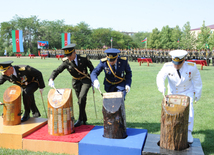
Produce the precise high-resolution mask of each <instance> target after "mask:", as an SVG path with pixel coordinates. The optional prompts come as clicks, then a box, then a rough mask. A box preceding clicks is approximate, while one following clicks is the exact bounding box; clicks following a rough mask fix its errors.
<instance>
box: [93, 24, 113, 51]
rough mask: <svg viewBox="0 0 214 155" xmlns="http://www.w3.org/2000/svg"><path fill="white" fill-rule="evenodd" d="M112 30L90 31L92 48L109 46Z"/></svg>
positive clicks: (99, 29)
mask: <svg viewBox="0 0 214 155" xmlns="http://www.w3.org/2000/svg"><path fill="white" fill-rule="evenodd" d="M111 31H112V29H110V28H109V29H107V28H98V29H94V30H92V41H93V46H92V48H103V46H109V45H110V44H109V42H110V38H111Z"/></svg>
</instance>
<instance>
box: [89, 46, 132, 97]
mask: <svg viewBox="0 0 214 155" xmlns="http://www.w3.org/2000/svg"><path fill="white" fill-rule="evenodd" d="M119 52H120V51H119V50H117V49H108V50H106V51H105V53H107V57H106V58H103V59H101V60H100V63H99V64H98V65H97V67H96V68H95V69H94V70H93V71H92V73H91V81H92V83H93V82H94V81H95V80H97V76H98V75H99V74H100V73H101V72H102V70H104V72H105V79H104V82H103V84H104V87H105V91H106V92H117V91H122V92H123V94H124V99H125V95H126V90H125V86H126V85H128V86H129V87H131V82H132V71H131V68H130V66H129V63H128V60H127V58H126V57H119V56H118V55H117V53H119ZM111 56H112V58H113V59H114V58H117V61H116V63H115V65H114V66H113V65H111V64H110V62H109V61H111V60H110V59H111Z"/></svg>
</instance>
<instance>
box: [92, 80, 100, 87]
mask: <svg viewBox="0 0 214 155" xmlns="http://www.w3.org/2000/svg"><path fill="white" fill-rule="evenodd" d="M93 85H94V87H95V88H96V89H100V83H99V81H98V80H97V79H96V80H94V84H93Z"/></svg>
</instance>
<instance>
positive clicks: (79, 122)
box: [74, 120, 83, 127]
mask: <svg viewBox="0 0 214 155" xmlns="http://www.w3.org/2000/svg"><path fill="white" fill-rule="evenodd" d="M82 124H83V121H80V120H77V121H76V123H75V124H74V127H78V126H80V125H82Z"/></svg>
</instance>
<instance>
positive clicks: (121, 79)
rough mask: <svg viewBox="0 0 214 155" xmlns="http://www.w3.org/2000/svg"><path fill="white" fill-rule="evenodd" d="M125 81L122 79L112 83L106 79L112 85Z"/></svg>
mask: <svg viewBox="0 0 214 155" xmlns="http://www.w3.org/2000/svg"><path fill="white" fill-rule="evenodd" d="M123 80H124V78H123V79H121V80H120V81H117V82H111V81H109V80H108V79H107V78H106V81H107V82H108V83H110V84H112V85H116V84H119V83H121V82H123Z"/></svg>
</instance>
